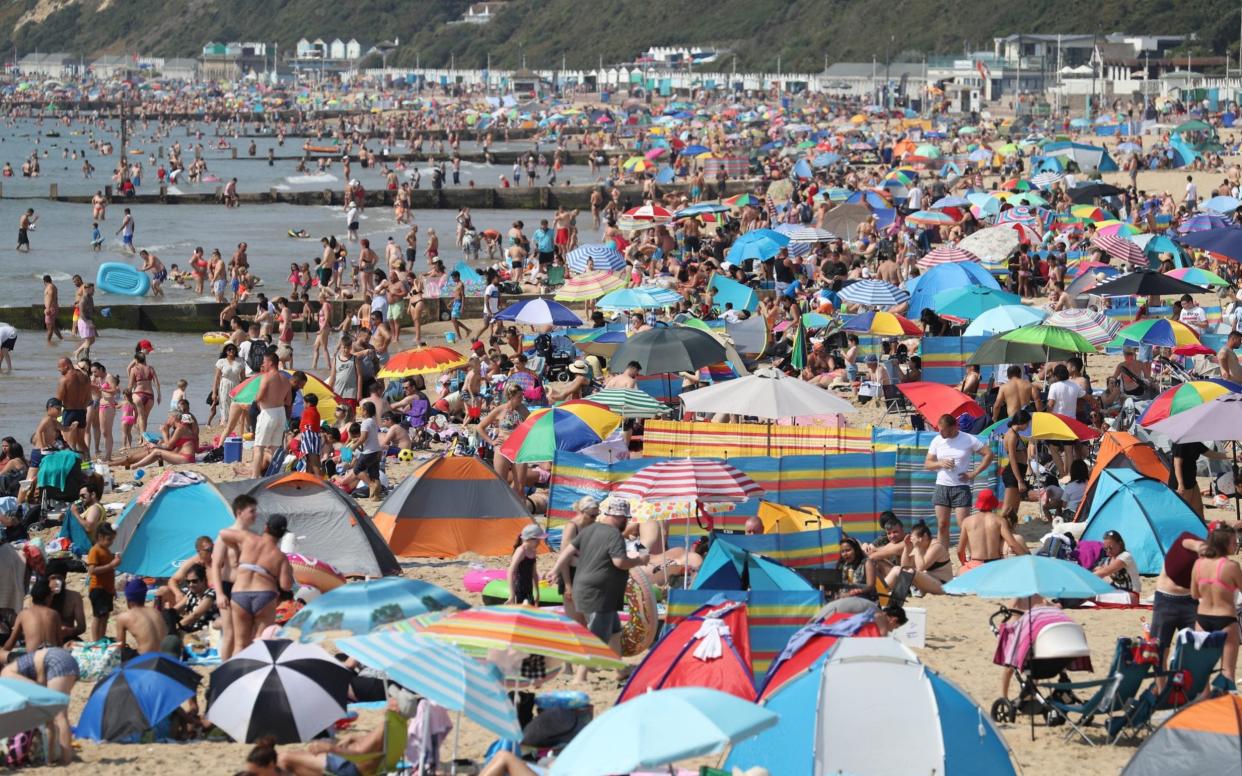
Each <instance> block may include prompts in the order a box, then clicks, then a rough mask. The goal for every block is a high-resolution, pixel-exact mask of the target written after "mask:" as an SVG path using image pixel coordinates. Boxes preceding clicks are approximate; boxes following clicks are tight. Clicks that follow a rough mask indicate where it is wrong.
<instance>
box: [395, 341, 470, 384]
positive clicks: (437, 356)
mask: <svg viewBox="0 0 1242 776" xmlns="http://www.w3.org/2000/svg"><path fill="white" fill-rule="evenodd" d="M469 360H470V359H468V358H466V357H465V356H463V355H462V354H460V353H458V352H457V351H456V350H453V349H452V348H446V347H444V346H442V345H434V346H432V347H429V348H413V349H412V350H403V351H401V352H400V353H397V354H396V355H394V356H393V357H392V358H389V359H388V363H387V364H384V368H383V369H381V370H380V372H379V375H378V376H379V377H384V378H389V377H409V376H410V375H424V374H430V373H432V372H444V371H447V370H449V369H456V368H458V367H462V366H465V365H466V364H467V363H468V362H469Z"/></svg>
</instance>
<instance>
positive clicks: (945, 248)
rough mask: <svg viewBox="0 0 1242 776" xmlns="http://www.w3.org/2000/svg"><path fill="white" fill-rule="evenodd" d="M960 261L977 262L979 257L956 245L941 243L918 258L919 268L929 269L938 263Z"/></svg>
mask: <svg viewBox="0 0 1242 776" xmlns="http://www.w3.org/2000/svg"><path fill="white" fill-rule="evenodd" d="M961 261H973V262H975V263H976V264H978V263H979V257H978V256H976V255H975V254H973V253H971V252H970V251H964V250H962V249H961V248H959V247H957V246H956V245H941V246H940V247H938V248H935V249H934V250H932V251H930V252H929V253H928V254H927V255H926V256H924V257H923V258H921V259H919V268H920V269H931V268H932V267H934V266H936V265H938V264H954V263H957V262H961Z"/></svg>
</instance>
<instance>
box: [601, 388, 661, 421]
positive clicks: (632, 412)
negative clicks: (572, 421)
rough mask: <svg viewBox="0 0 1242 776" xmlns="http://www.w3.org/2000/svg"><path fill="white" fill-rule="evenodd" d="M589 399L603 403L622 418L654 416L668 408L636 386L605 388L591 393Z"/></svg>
mask: <svg viewBox="0 0 1242 776" xmlns="http://www.w3.org/2000/svg"><path fill="white" fill-rule="evenodd" d="M590 400H591V401H593V402H595V403H596V404H602V405H604V406H605V407H607V408H608V409H610V410H612V411H613V412H615V413H617V414H618V415H620V416H621V417H623V418H654V417H655V416H656V415H663V414H664V413H666V412H668V410H669V408H668V407H666V406H664V405H663V404H661V403H660V402H658V401H656V400H655V399H654V398H652V396H651V395H650V394H648V393H646V392H645V391H640V390H638V389H636V388H605V389H604V390H602V391H598V392H596V393H593V394H591V399H590Z"/></svg>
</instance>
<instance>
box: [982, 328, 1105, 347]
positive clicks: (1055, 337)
mask: <svg viewBox="0 0 1242 776" xmlns="http://www.w3.org/2000/svg"><path fill="white" fill-rule="evenodd" d="M1000 338H1001V339H1003V340H1005V341H1006V342H1017V343H1022V344H1026V345H1038V346H1040V347H1042V348H1045V349H1048V350H1063V351H1067V352H1069V353H1094V352H1096V351H1095V347H1094V346H1093V345H1092V344H1091V343H1090V342H1087V340H1086V338H1084V337H1083V336H1082V335H1081V334H1079V333H1078V332H1076V331H1070V330H1069V329H1063V328H1061V327H1060V326H1046V325H1044V324H1042V323H1037V324H1033V325H1031V326H1022V327H1021V328H1017V329H1014V330H1013V331H1007V332H1005V333H1004V334H1001V335H1000Z"/></svg>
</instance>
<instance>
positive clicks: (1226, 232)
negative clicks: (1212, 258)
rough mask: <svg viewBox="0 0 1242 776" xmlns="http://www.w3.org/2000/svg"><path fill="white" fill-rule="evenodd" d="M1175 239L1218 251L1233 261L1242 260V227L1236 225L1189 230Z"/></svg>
mask: <svg viewBox="0 0 1242 776" xmlns="http://www.w3.org/2000/svg"><path fill="white" fill-rule="evenodd" d="M1177 241H1178V242H1179V243H1181V244H1182V245H1189V246H1190V247H1191V248H1199V249H1201V250H1205V251H1211V252H1212V253H1219V254H1220V255H1221V256H1224V257H1225V258H1227V259H1232V260H1233V261H1242V229H1240V228H1238V227H1232V226H1231V227H1228V228H1226V229H1207V230H1204V231H1201V232H1191V233H1190V234H1183V235H1180V236H1179V237H1178V238H1177Z"/></svg>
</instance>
